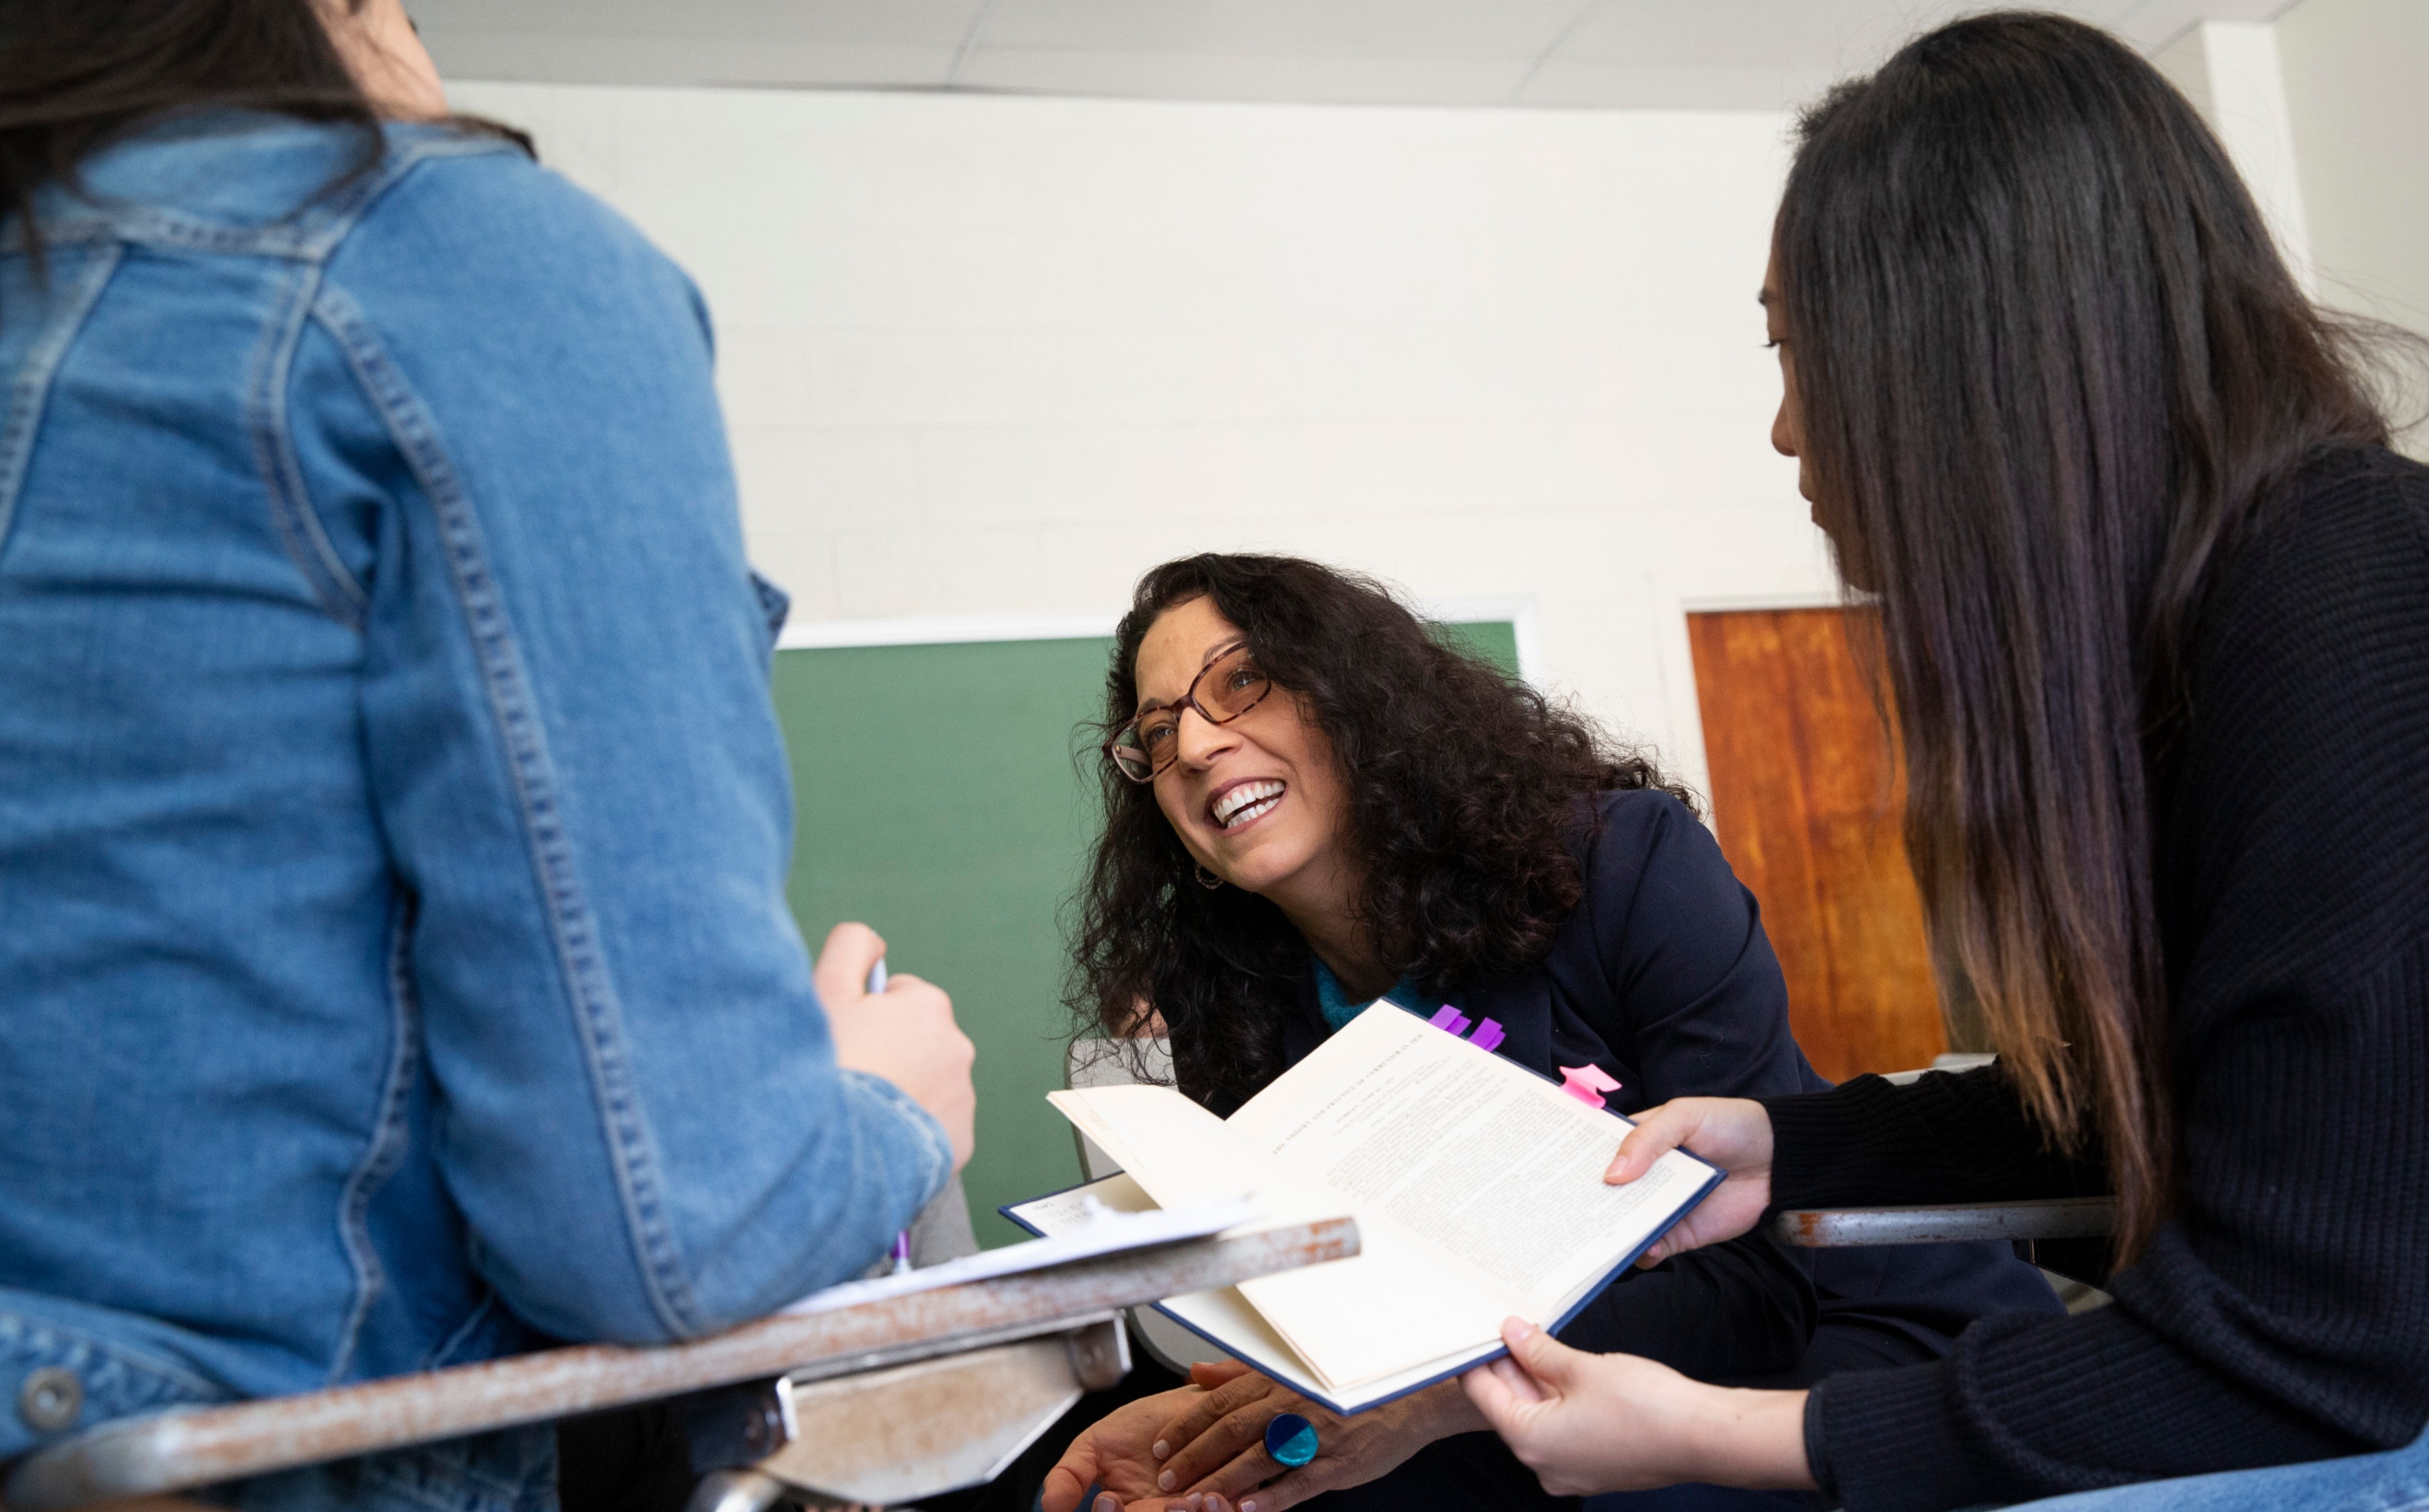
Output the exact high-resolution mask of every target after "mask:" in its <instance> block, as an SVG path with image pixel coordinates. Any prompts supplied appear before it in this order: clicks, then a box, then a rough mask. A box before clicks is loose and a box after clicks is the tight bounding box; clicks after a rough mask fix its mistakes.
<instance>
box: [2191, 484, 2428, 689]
mask: <svg viewBox="0 0 2429 1512" xmlns="http://www.w3.org/2000/svg"><path fill="white" fill-rule="evenodd" d="M2201 620H2202V623H2201V628H2200V631H2199V633H2198V635H2197V643H2198V650H2197V652H2196V657H2197V661H2198V662H2199V663H2201V664H2203V665H2204V669H2205V670H2206V673H2207V674H2208V676H2207V679H2206V680H2207V681H2209V682H2212V683H2215V682H2217V681H2218V680H2219V679H2220V678H2222V677H2223V678H2227V679H2230V680H2238V679H2240V678H2241V677H2242V676H2243V675H2244V674H2246V673H2247V672H2248V673H2251V674H2254V675H2267V674H2269V673H2270V672H2272V670H2274V671H2275V672H2278V673H2281V674H2284V675H2289V676H2296V677H2305V678H2307V677H2310V676H2313V675H2315V674H2317V675H2324V676H2326V677H2328V678H2329V679H2330V680H2331V681H2337V680H2338V679H2339V678H2340V677H2341V676H2342V675H2344V674H2348V673H2354V672H2358V671H2361V670H2363V669H2364V666H2365V665H2366V664H2367V663H2368V662H2369V661H2371V659H2372V658H2373V657H2374V656H2375V654H2376V653H2378V652H2380V651H2384V650H2389V649H2392V650H2395V651H2398V652H2402V651H2404V650H2405V647H2404V646H2400V645H2398V646H2389V645H2388V644H2386V642H2387V638H2388V636H2390V635H2393V636H2395V637H2397V638H2398V639H2400V640H2408V641H2411V642H2412V645H2411V648H2410V649H2411V650H2412V651H2413V652H2416V653H2417V652H2418V651H2419V649H2421V644H2422V642H2421V640H2420V639H2419V637H2420V636H2421V635H2424V634H2429V468H2424V467H2422V466H2421V464H2420V463H2418V462H2414V461H2411V460H2410V459H2408V458H2405V457H2402V456H2399V455H2397V454H2395V453H2394V452H2388V451H2387V450H2385V449H2384V448H2379V447H2357V448H2346V449H2339V450H2338V451H2337V452H2331V453H2329V454H2327V455H2324V456H2322V457H2321V458H2319V459H2318V460H2316V461H2315V462H2314V463H2313V464H2312V465H2311V466H2309V467H2307V468H2305V469H2304V470H2303V471H2302V472H2301V473H2300V474H2298V475H2297V476H2296V478H2295V479H2294V481H2293V483H2292V485H2290V486H2289V488H2288V489H2287V491H2286V493H2285V494H2284V496H2283V497H2282V498H2280V499H2279V500H2278V501H2276V502H2275V503H2274V504H2273V505H2272V507H2270V508H2269V509H2268V510H2267V511H2266V513H2265V514H2264V515H2263V516H2262V518H2260V520H2259V521H2258V522H2257V524H2256V526H2255V528H2254V529H2253V530H2252V531H2251V532H2250V534H2249V535H2248V537H2247V538H2246V539H2245V540H2243V541H2242V542H2241V543H2239V545H2238V546H2237V547H2236V548H2235V549H2234V550H2233V552H2232V554H2231V555H2230V556H2229V558H2228V559H2227V560H2226V561H2225V562H2224V563H2223V564H2222V566H2221V568H2220V570H2219V575H2218V579H2217V582H2216V584H2215V586H2214V587H2213V589H2212V591H2211V593H2210V595H2209V598H2208V601H2207V602H2206V604H2205V605H2204V606H2203V610H2202V616H2201ZM2357 654H2358V655H2359V660H2358V661H2356V655H2357Z"/></svg>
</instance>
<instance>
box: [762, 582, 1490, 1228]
mask: <svg viewBox="0 0 2429 1512" xmlns="http://www.w3.org/2000/svg"><path fill="white" fill-rule="evenodd" d="M1444 630H1445V632H1446V633H1447V634H1448V635H1450V636H1451V637H1453V638H1454V639H1456V640H1457V641H1459V642H1460V643H1462V644H1463V645H1464V646H1466V647H1467V648H1468V649H1472V650H1474V651H1475V652H1477V653H1478V654H1480V655H1482V656H1485V657H1487V658H1489V659H1491V660H1493V661H1495V662H1496V663H1498V664H1499V665H1501V666H1505V667H1510V668H1512V669H1514V668H1515V667H1516V665H1517V638H1516V634H1515V633H1514V631H1513V630H1512V627H1511V626H1510V625H1509V624H1507V623H1501V622H1482V623H1475V624H1462V625H1453V626H1445V627H1444ZM1112 647H1113V643H1112V641H1110V640H1103V639H1071V640H1024V641H980V642H966V643H957V644H950V645H926V646H872V647H847V648H836V649H812V650H786V651H779V652H778V653H777V654H776V670H775V694H776V712H777V715H778V717H779V718H780V719H781V720H782V722H783V725H784V731H785V747H786V748H787V751H788V752H789V754H790V756H791V759H792V764H793V800H794V832H793V870H792V877H791V881H790V885H789V896H790V898H791V902H792V906H793V913H794V916H795V917H796V918H798V919H799V920H800V921H801V933H802V935H803V937H804V938H805V939H807V940H808V942H809V944H810V947H811V948H812V949H814V950H815V949H816V948H818V942H819V941H821V940H823V939H825V938H826V932H827V930H828V929H832V928H833V927H834V925H835V924H837V923H838V922H840V921H842V920H845V919H860V920H863V921H865V922H867V924H869V925H870V926H872V927H874V928H875V929H876V930H877V932H878V933H880V934H882V935H884V937H885V940H886V948H887V952H888V955H887V964H888V965H890V966H891V967H892V968H893V969H895V970H897V971H907V972H911V973H913V974H915V975H917V976H920V977H924V978H928V979H929V980H931V981H934V982H935V983H936V984H937V985H939V986H941V987H943V988H944V989H945V990H946V991H947V992H949V993H950V994H952V996H953V1008H954V1012H955V1015H956V1017H958V1018H959V1020H960V1022H961V1024H962V1027H963V1028H964V1029H965V1030H966V1031H967V1033H968V1034H969V1037H970V1039H971V1041H972V1042H973V1043H974V1044H976V1045H977V1046H978V1055H979V1059H978V1073H977V1079H978V1089H979V1118H978V1154H977V1156H976V1157H975V1158H974V1159H972V1160H971V1161H970V1166H969V1170H968V1171H967V1173H966V1175H965V1177H964V1181H965V1185H966V1186H967V1189H968V1192H969V1197H970V1213H971V1219H972V1222H973V1223H974V1224H975V1225H976V1227H977V1229H978V1234H979V1240H980V1242H981V1243H983V1244H986V1245H989V1246H993V1245H997V1244H1003V1243H1009V1242H1011V1241H1015V1240H1017V1239H1020V1238H1023V1237H1025V1236H1024V1235H1023V1234H1022V1233H1021V1231H1020V1230H1018V1229H1016V1228H1015V1227H1014V1226H1013V1225H1012V1224H1010V1223H1009V1222H1007V1221H1005V1220H1004V1219H1003V1218H1002V1217H1001V1216H1000V1214H998V1213H997V1212H996V1208H997V1207H998V1206H999V1205H1000V1204H1003V1203H1009V1202H1018V1201H1020V1200H1021V1199H1023V1198H1027V1197H1033V1196H1035V1195H1037V1194H1038V1193H1039V1192H1049V1191H1052V1190H1054V1189H1056V1188H1058V1187H1066V1186H1069V1185H1070V1184H1072V1183H1073V1182H1075V1181H1077V1180H1079V1179H1080V1167H1079V1160H1078V1158H1077V1157H1076V1155H1075V1154H1074V1153H1073V1149H1072V1144H1071V1132H1070V1126H1069V1125H1067V1124H1066V1123H1065V1122H1064V1120H1063V1117H1062V1115H1061V1114H1059V1113H1057V1112H1055V1111H1054V1110H1053V1109H1051V1108H1049V1107H1048V1106H1047V1103H1046V1093H1049V1092H1050V1091H1052V1090H1053V1089H1055V1088H1057V1087H1060V1086H1061V1085H1062V1084H1063V1051H1064V1045H1065V1044H1066V1040H1067V1038H1068V1035H1069V1026H1070V1020H1069V1016H1068V1013H1067V1012H1066V1010H1065V1009H1064V1008H1063V1005H1062V990H1063V973H1064V959H1065V958H1064V939H1065V924H1066V911H1067V908H1068V902H1069V899H1070V896H1071V894H1072V891H1073V889H1074V887H1075V886H1076V885H1077V883H1078V880H1079V876H1080V867H1081V863H1082V856H1083V855H1084V853H1085V850H1086V847H1087V846H1088V844H1089V842H1090V840H1091V839H1092V838H1093V836H1094V834H1095V824H1096V814H1097V810H1096V797H1095V790H1094V774H1093V770H1090V769H1087V768H1085V767H1084V766H1075V764H1074V751H1075V748H1081V749H1080V759H1081V761H1082V763H1093V761H1094V760H1095V759H1096V758H1095V752H1094V750H1093V748H1092V747H1090V746H1088V744H1087V742H1088V737H1086V736H1085V735H1084V734H1083V733H1082V732H1081V731H1080V727H1081V726H1082V724H1083V722H1085V721H1088V720H1091V719H1093V718H1095V717H1097V715H1098V711H1099V700H1100V699H1101V698H1102V697H1103V686H1104V677H1105V663H1106V657H1107V656H1108V654H1109V653H1110V652H1111V650H1112ZM1083 771H1084V772H1085V773H1086V780H1085V781H1083V777H1082V774H1083Z"/></svg>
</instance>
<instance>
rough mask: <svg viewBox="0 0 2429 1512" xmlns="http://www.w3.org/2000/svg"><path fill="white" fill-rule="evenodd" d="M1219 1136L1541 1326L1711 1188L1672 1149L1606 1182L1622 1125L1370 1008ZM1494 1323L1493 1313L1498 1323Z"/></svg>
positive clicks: (1382, 1007) (1707, 1172)
mask: <svg viewBox="0 0 2429 1512" xmlns="http://www.w3.org/2000/svg"><path fill="white" fill-rule="evenodd" d="M1229 1127H1230V1128H1231V1130H1233V1131H1235V1132H1236V1133H1237V1134H1238V1135H1240V1136H1243V1137H1245V1138H1246V1139H1247V1140H1248V1141H1250V1142H1254V1143H1255V1144H1256V1146H1257V1147H1258V1150H1259V1152H1260V1154H1261V1155H1264V1156H1265V1157H1267V1158H1269V1159H1273V1160H1276V1161H1279V1162H1281V1164H1283V1165H1284V1166H1285V1167H1287V1168H1289V1169H1292V1170H1296V1171H1300V1172H1304V1173H1306V1174H1307V1175H1310V1176H1312V1177H1314V1178H1315V1179H1317V1180H1319V1181H1321V1182H1322V1183H1323V1184H1324V1186H1325V1187H1326V1188H1328V1189H1329V1190H1330V1192H1331V1193H1332V1194H1333V1195H1334V1196H1335V1197H1336V1198H1337V1199H1338V1200H1339V1201H1342V1202H1345V1203H1348V1204H1351V1205H1353V1206H1354V1208H1355V1210H1356V1211H1357V1212H1358V1214H1359V1218H1360V1222H1361V1223H1362V1224H1363V1223H1364V1222H1365V1221H1366V1215H1367V1214H1368V1213H1369V1212H1377V1213H1380V1216H1381V1217H1383V1218H1385V1219H1388V1220H1389V1221H1390V1222H1391V1223H1392V1224H1394V1225H1395V1226H1396V1227H1398V1228H1400V1229H1402V1230H1404V1231H1406V1232H1410V1233H1413V1234H1415V1235H1416V1236H1418V1237H1419V1238H1420V1239H1422V1240H1423V1241H1426V1242H1427V1243H1428V1244H1429V1246H1431V1247H1432V1248H1433V1249H1434V1250H1436V1251H1437V1252H1438V1253H1439V1255H1440V1256H1441V1257H1444V1258H1445V1259H1446V1260H1447V1261H1448V1262H1450V1263H1451V1264H1453V1265H1455V1266H1456V1267H1458V1268H1460V1269H1462V1270H1464V1271H1465V1272H1466V1273H1468V1274H1470V1275H1472V1276H1473V1277H1475V1280H1476V1285H1477V1286H1478V1287H1479V1288H1480V1289H1489V1290H1493V1291H1496V1292H1501V1293H1504V1294H1509V1295H1513V1296H1515V1297H1516V1298H1518V1299H1519V1300H1520V1305H1518V1306H1514V1307H1512V1308H1511V1309H1510V1310H1511V1311H1514V1312H1517V1313H1518V1314H1520V1315H1521V1316H1523V1317H1525V1318H1527V1319H1528V1320H1529V1321H1531V1322H1533V1323H1538V1324H1548V1323H1551V1322H1553V1321H1554V1320H1556V1319H1558V1318H1559V1317H1560V1316H1561V1315H1562V1313H1563V1312H1565V1311H1566V1310H1567V1309H1568V1307H1569V1306H1570V1305H1572V1304H1573V1303H1574V1302H1575V1301H1577V1300H1578V1298H1579V1297H1581V1296H1583V1295H1584V1294H1585V1293H1586V1292H1587V1291H1588V1290H1591V1289H1592V1288H1593V1287H1594V1286H1595V1284H1596V1283H1597V1282H1599V1281H1600V1280H1601V1279H1602V1277H1603V1276H1604V1275H1605V1274H1609V1272H1610V1271H1611V1267H1612V1266H1613V1264H1615V1263H1616V1262H1617V1261H1618V1259H1619V1258H1620V1257H1622V1256H1625V1255H1627V1254H1628V1253H1630V1252H1631V1251H1633V1250H1635V1249H1636V1248H1637V1247H1639V1246H1640V1245H1642V1244H1644V1242H1645V1241H1647V1240H1648V1239H1650V1238H1651V1236H1653V1235H1654V1234H1656V1233H1658V1232H1659V1231H1660V1230H1661V1228H1663V1227H1664V1226H1666V1225H1667V1224H1669V1223H1670V1222H1671V1220H1672V1219H1673V1218H1674V1217H1675V1216H1676V1215H1677V1212H1678V1211H1679V1209H1680V1208H1681V1206H1682V1205H1683V1204H1684V1203H1686V1202H1688V1201H1689V1200H1691V1199H1692V1197H1693V1195H1694V1193H1695V1192H1697V1191H1698V1190H1700V1189H1701V1188H1702V1186H1703V1185H1704V1184H1705V1183H1706V1182H1707V1181H1708V1180H1710V1177H1711V1175H1712V1171H1711V1168H1710V1166H1707V1165H1705V1164H1704V1163H1703V1162H1702V1161H1700V1160H1697V1159H1694V1158H1693V1157H1690V1156H1684V1155H1678V1154H1677V1153H1675V1152H1674V1153H1672V1154H1671V1155H1668V1156H1665V1157H1663V1159H1662V1160H1661V1162H1660V1163H1658V1164H1657V1165H1656V1166H1655V1168H1654V1170H1653V1171H1652V1172H1650V1173H1648V1174H1647V1175H1645V1176H1644V1177H1643V1178H1642V1179H1640V1180H1638V1181H1636V1182H1633V1183H1631V1184H1629V1185H1628V1186H1625V1187H1612V1186H1606V1185H1605V1184H1604V1183H1603V1179H1602V1174H1603V1172H1604V1171H1605V1170H1606V1169H1608V1168H1609V1167H1610V1164H1611V1157H1612V1156H1613V1155H1615V1154H1616V1153H1617V1152H1618V1150H1619V1142H1620V1140H1621V1139H1622V1138H1624V1137H1625V1136H1626V1135H1627V1133H1628V1127H1629V1126H1628V1123H1627V1122H1626V1121H1625V1120H1624V1119H1620V1118H1616V1117H1613V1116H1612V1115H1611V1113H1609V1112H1607V1111H1605V1110H1603V1109H1597V1108H1595V1107H1593V1106H1591V1105H1589V1104H1586V1103H1583V1102H1580V1101H1578V1099H1576V1098H1574V1097H1572V1096H1570V1095H1569V1094H1567V1093H1564V1092H1562V1090H1561V1089H1560V1088H1559V1087H1557V1086H1554V1085H1553V1084H1552V1083H1550V1082H1548V1081H1545V1079H1544V1078H1542V1077H1541V1076H1535V1075H1533V1074H1532V1073H1530V1072H1528V1071H1527V1070H1526V1069H1525V1068H1524V1067H1522V1066H1519V1065H1516V1064H1514V1063H1512V1062H1511V1061H1508V1060H1503V1059H1501V1058H1500V1057H1499V1056H1496V1055H1494V1054H1493V1053H1491V1052H1490V1051H1486V1050H1479V1049H1478V1048H1477V1047H1476V1046H1475V1045H1472V1044H1468V1043H1467V1042H1465V1041H1463V1040H1462V1039H1460V1038H1459V1037H1458V1036H1456V1035H1453V1034H1449V1033H1446V1032H1445V1031H1443V1030H1442V1029H1439V1028H1436V1027H1433V1026H1432V1025H1430V1024H1428V1023H1427V1022H1426V1021H1425V1020H1423V1019H1420V1018H1418V1017H1417V1016H1416V1015H1415V1014H1413V1013H1410V1012H1408V1011H1405V1010H1403V1009H1400V1008H1396V1007H1394V1006H1392V1005H1391V1004H1389V1003H1377V1004H1375V1005H1374V1006H1372V1007H1370V1008H1368V1009H1367V1010H1366V1011H1364V1012H1363V1013H1361V1014H1359V1015H1358V1017H1356V1018H1355V1019H1352V1020H1351V1021H1350V1022H1349V1023H1348V1024H1347V1026H1345V1027H1342V1028H1341V1029H1339V1030H1338V1031H1336V1032H1335V1033H1334V1034H1333V1035H1332V1037H1331V1038H1330V1039H1328V1040H1326V1041H1325V1042H1324V1044H1321V1045H1319V1046H1318V1047H1317V1048H1316V1049H1315V1050H1314V1053H1312V1054H1311V1055H1309V1056H1308V1057H1307V1059H1305V1060H1301V1061H1300V1062H1299V1063H1298V1064H1297V1065H1295V1066H1293V1067H1292V1068H1291V1069H1290V1071H1289V1072H1288V1073H1287V1074H1285V1075H1284V1076H1281V1077H1278V1078H1276V1079H1275V1081H1274V1082H1273V1083H1272V1084H1271V1085H1269V1086H1267V1087H1266V1088H1265V1089H1264V1091H1263V1092H1260V1093H1257V1095H1256V1096H1254V1097H1252V1098H1250V1099H1249V1100H1248V1103H1247V1104H1246V1105H1245V1106H1243V1107H1242V1108H1241V1109H1240V1110H1239V1111H1238V1112H1236V1113H1233V1114H1232V1115H1231V1119H1230V1120H1229ZM1495 1322H1496V1324H1497V1323H1498V1320H1497V1319H1496V1320H1495Z"/></svg>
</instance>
